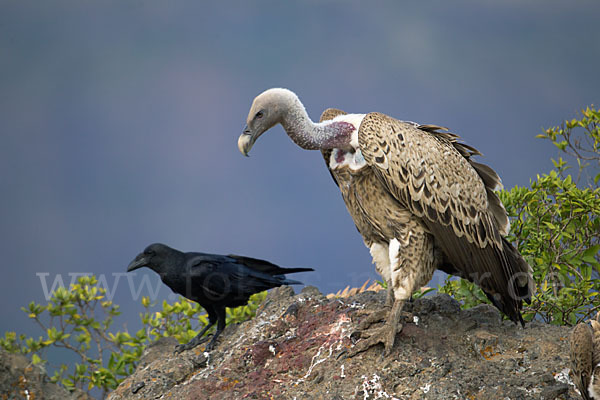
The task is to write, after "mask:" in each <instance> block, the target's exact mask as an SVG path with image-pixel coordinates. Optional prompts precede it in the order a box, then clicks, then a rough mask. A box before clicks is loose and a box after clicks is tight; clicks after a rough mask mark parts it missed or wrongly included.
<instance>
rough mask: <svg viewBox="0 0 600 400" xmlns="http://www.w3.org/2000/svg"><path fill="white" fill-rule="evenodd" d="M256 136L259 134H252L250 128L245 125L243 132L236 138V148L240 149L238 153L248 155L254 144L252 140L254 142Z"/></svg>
mask: <svg viewBox="0 0 600 400" xmlns="http://www.w3.org/2000/svg"><path fill="white" fill-rule="evenodd" d="M258 136H259V135H253V134H252V131H251V130H250V128H248V125H246V127H245V128H244V132H242V134H241V135H240V137H239V139H238V149H239V150H240V153H242V154H243V155H245V156H246V157H248V153H249V152H250V149H251V148H252V146H253V145H254V142H256V139H257V138H258Z"/></svg>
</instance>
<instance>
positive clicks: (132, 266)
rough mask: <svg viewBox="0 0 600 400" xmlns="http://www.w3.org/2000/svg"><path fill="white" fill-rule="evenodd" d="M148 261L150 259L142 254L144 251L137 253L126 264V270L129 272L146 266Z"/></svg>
mask: <svg viewBox="0 0 600 400" xmlns="http://www.w3.org/2000/svg"><path fill="white" fill-rule="evenodd" d="M149 263H150V260H148V259H147V258H146V256H145V255H144V253H140V254H138V256H137V257H136V258H135V259H134V260H133V261H132V262H130V263H129V265H128V266H127V272H131V271H133V270H136V269H138V268H142V267H145V266H147V265H148V264H149Z"/></svg>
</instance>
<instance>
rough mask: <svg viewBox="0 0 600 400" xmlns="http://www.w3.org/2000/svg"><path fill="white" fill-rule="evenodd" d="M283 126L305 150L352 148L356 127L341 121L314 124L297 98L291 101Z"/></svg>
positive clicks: (282, 122)
mask: <svg viewBox="0 0 600 400" xmlns="http://www.w3.org/2000/svg"><path fill="white" fill-rule="evenodd" d="M281 125H282V126H283V129H284V130H285V132H286V133H287V134H288V136H289V137H290V138H291V139H292V140H293V141H294V143H296V144H297V145H298V146H300V147H302V148H303V149H305V150H329V149H335V148H340V149H351V148H352V146H351V145H350V140H351V138H352V132H353V131H354V130H355V127H354V125H352V124H350V123H348V122H345V121H341V120H337V121H336V120H331V121H326V122H321V123H314V122H313V121H311V119H310V117H309V116H308V114H307V112H306V109H305V108H304V106H303V105H302V103H301V102H300V100H299V99H298V97H296V96H294V97H293V98H290V99H289V101H288V104H287V112H285V113H284V117H283V120H282V121H281Z"/></svg>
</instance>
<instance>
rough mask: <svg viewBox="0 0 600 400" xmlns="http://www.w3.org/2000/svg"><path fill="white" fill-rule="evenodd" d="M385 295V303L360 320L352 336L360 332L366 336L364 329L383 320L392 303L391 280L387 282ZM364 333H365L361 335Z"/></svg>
mask: <svg viewBox="0 0 600 400" xmlns="http://www.w3.org/2000/svg"><path fill="white" fill-rule="evenodd" d="M387 287H388V289H387V296H386V298H385V305H384V306H383V308H381V309H380V310H376V311H372V312H370V313H369V314H368V315H367V317H366V318H365V319H363V320H362V321H360V323H359V324H358V329H357V332H356V334H354V335H353V336H358V334H359V333H360V336H361V337H363V336H364V337H368V334H366V329H368V328H369V327H370V326H371V325H373V324H375V323H377V322H381V321H384V320H385V319H386V317H387V316H388V314H389V313H390V309H391V308H392V306H393V305H394V290H393V289H392V282H390V281H388V282H387ZM363 334H365V335H363Z"/></svg>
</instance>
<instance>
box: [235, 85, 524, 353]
mask: <svg viewBox="0 0 600 400" xmlns="http://www.w3.org/2000/svg"><path fill="white" fill-rule="evenodd" d="M277 124H281V125H282V127H283V129H284V130H285V132H286V133H287V134H288V136H289V137H290V138H291V139H292V140H293V141H294V143H296V144H297V145H298V146H300V147H302V148H303V149H307V150H320V151H321V153H322V154H323V158H324V160H325V164H326V166H327V168H328V169H329V172H330V173H331V176H332V177H333V180H334V181H335V183H336V184H337V186H338V187H339V189H340V191H341V194H342V198H343V200H344V202H345V204H346V207H347V209H348V212H349V213H350V215H351V216H352V219H353V220H354V224H355V225H356V228H357V229H358V231H359V232H360V234H361V235H362V237H363V240H364V243H365V245H366V246H367V247H368V248H369V249H370V252H371V255H372V258H373V263H374V264H375V266H376V270H377V272H378V273H379V274H380V275H381V277H382V278H383V279H385V281H386V282H387V285H388V288H389V290H388V296H387V301H386V307H385V308H383V309H382V310H380V311H379V312H374V313H372V314H370V315H369V316H367V318H365V320H364V321H361V323H360V325H359V326H358V331H357V332H356V333H359V336H360V337H362V338H364V340H362V341H359V342H358V343H357V344H356V346H354V348H353V349H352V350H351V351H350V352H349V354H348V355H349V356H354V355H356V354H358V353H360V352H362V351H364V350H366V349H368V348H370V347H372V346H375V345H377V344H383V345H384V354H385V355H388V354H389V353H390V351H391V349H392V347H393V345H394V340H395V337H396V334H397V332H399V331H400V330H401V329H402V327H401V326H400V327H399V323H400V318H401V316H402V307H403V305H404V303H405V301H406V300H408V299H410V298H411V296H412V293H413V292H414V291H415V290H416V289H418V288H420V287H421V286H423V285H425V284H426V283H427V282H428V281H429V280H430V279H431V277H432V276H433V273H434V271H435V270H436V269H440V270H442V271H444V272H446V273H448V274H452V275H456V276H459V277H462V278H465V279H468V280H470V281H472V282H475V283H476V284H477V285H478V286H479V287H481V288H482V289H483V291H484V293H485V294H486V295H487V297H488V298H489V300H490V301H491V302H492V303H493V304H494V305H495V306H496V307H497V308H498V309H500V310H501V311H502V312H503V313H504V314H506V315H507V316H508V317H509V318H510V319H511V320H513V321H515V322H520V323H521V324H522V325H524V322H523V318H522V317H521V312H520V311H521V308H522V304H523V301H525V302H529V301H530V299H531V295H532V292H533V279H532V275H531V267H530V266H529V265H528V264H527V262H526V261H525V260H524V259H523V257H522V256H521V254H520V253H519V252H518V251H517V249H515V247H513V245H512V244H511V243H510V242H508V241H507V240H506V239H505V238H504V236H505V235H507V233H508V231H509V220H508V216H507V214H506V210H505V209H504V207H503V205H502V203H501V202H500V200H499V198H498V196H497V195H496V194H495V193H494V190H495V189H497V188H500V187H501V183H500V178H499V177H498V175H497V174H496V172H495V171H494V170H492V169H491V168H490V167H488V166H486V165H483V164H480V163H478V162H476V161H474V160H473V156H475V155H480V153H479V152H478V151H477V150H476V149H474V148H473V147H471V146H469V145H467V144H464V143H461V142H459V140H458V139H459V138H458V136H457V135H454V134H452V133H449V132H447V129H446V128H442V127H440V126H436V125H419V124H416V123H413V122H404V121H400V120H398V119H395V118H392V117H390V116H387V115H385V114H381V113H378V112H371V113H368V114H347V113H345V112H343V111H341V110H337V109H332V108H330V109H327V110H325V111H324V112H323V114H322V115H321V119H320V122H318V123H315V122H313V121H311V119H310V118H309V116H308V114H307V112H306V110H305V109H304V106H303V105H302V103H301V102H300V100H299V98H298V96H296V94H295V93H293V92H292V91H290V90H287V89H281V88H273V89H269V90H267V91H265V92H263V93H261V94H260V95H258V96H257V97H256V98H255V99H254V101H253V103H252V106H251V108H250V112H249V114H248V118H247V125H246V127H245V128H244V131H243V133H242V134H241V135H240V137H239V139H238V148H239V150H240V152H241V153H242V154H243V155H246V156H247V155H248V152H249V151H250V149H251V148H252V146H253V145H254V143H255V142H256V140H257V139H258V138H259V137H260V136H261V135H262V134H263V133H264V132H265V131H267V130H268V129H270V128H271V127H273V126H275V125H277ZM383 319H385V324H384V325H383V327H381V328H379V329H377V330H375V331H372V330H371V331H367V328H369V327H370V326H371V325H372V324H373V323H375V322H378V321H381V320H383Z"/></svg>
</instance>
